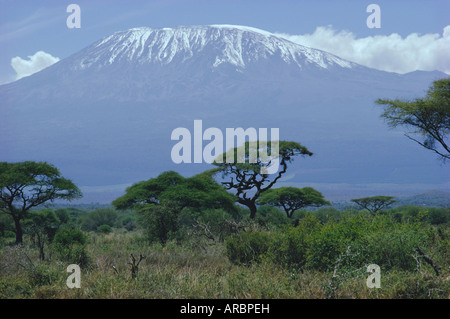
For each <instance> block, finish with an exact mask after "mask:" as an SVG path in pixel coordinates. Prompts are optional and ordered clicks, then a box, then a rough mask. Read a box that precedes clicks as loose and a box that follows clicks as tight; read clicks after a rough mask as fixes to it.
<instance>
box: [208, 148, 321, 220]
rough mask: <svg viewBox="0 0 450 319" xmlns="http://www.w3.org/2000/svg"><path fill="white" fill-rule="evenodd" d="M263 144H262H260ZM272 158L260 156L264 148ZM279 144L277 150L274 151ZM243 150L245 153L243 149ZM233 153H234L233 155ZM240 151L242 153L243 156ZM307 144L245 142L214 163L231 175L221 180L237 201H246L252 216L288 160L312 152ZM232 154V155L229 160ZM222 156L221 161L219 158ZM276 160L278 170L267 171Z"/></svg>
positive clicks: (222, 171) (308, 154) (285, 168)
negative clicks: (263, 195) (262, 195)
mask: <svg viewBox="0 0 450 319" xmlns="http://www.w3.org/2000/svg"><path fill="white" fill-rule="evenodd" d="M261 145H262V146H261ZM261 147H263V148H266V147H267V149H265V150H264V154H269V153H270V154H271V156H268V157H269V158H270V160H266V159H264V158H263V156H260V154H261V153H262V149H261ZM275 147H277V148H278V152H275V153H272V151H273V150H275ZM241 152H242V153H241ZM230 154H231V155H232V156H230ZM239 154H243V155H242V156H240V155H239ZM312 155H313V153H312V152H310V151H309V150H308V149H307V148H306V147H304V146H302V145H300V144H299V143H297V142H288V141H276V142H264V143H263V142H259V141H257V142H246V143H245V144H244V145H243V146H241V147H235V148H232V149H230V150H228V151H227V152H226V153H224V154H222V155H219V157H218V158H217V159H216V161H214V162H213V165H215V166H217V169H215V170H213V171H215V172H216V174H217V173H222V178H225V177H228V178H229V179H230V180H229V181H227V180H225V181H223V182H222V184H223V185H224V186H225V188H226V189H228V190H234V191H235V196H236V197H237V201H238V203H240V204H242V205H245V206H247V207H248V208H249V210H250V218H252V219H253V218H255V216H256V210H257V208H256V204H257V203H256V202H257V200H258V199H259V197H260V196H261V194H263V193H264V192H266V191H268V190H269V189H271V188H272V187H273V185H275V183H276V182H277V181H278V180H279V179H280V178H281V177H282V176H283V174H284V173H286V171H287V168H288V164H289V163H291V162H292V161H293V159H294V157H296V156H312ZM230 158H231V159H233V160H231V161H230ZM219 159H220V161H219ZM275 161H277V164H278V165H276V166H277V167H278V171H277V172H274V173H272V174H268V173H267V172H268V169H269V168H270V167H271V166H272V165H273V164H274V163H275Z"/></svg>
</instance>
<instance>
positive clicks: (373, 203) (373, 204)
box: [351, 196, 396, 214]
mask: <svg viewBox="0 0 450 319" xmlns="http://www.w3.org/2000/svg"><path fill="white" fill-rule="evenodd" d="M351 201H352V202H354V203H356V204H357V205H358V206H360V207H361V208H363V209H367V210H368V211H369V212H371V213H372V214H376V213H377V212H378V211H380V210H382V209H385V208H387V207H389V206H391V205H392V204H393V203H395V202H396V200H395V199H394V197H392V196H372V197H363V198H355V199H352V200H351Z"/></svg>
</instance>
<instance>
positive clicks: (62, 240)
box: [53, 228, 89, 267]
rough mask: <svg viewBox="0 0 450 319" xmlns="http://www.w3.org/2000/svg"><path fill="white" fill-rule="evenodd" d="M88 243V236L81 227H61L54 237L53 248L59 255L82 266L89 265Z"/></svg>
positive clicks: (66, 260)
mask: <svg viewBox="0 0 450 319" xmlns="http://www.w3.org/2000/svg"><path fill="white" fill-rule="evenodd" d="M86 245H87V236H86V235H85V234H84V233H83V232H82V231H81V230H79V229H71V228H63V229H60V230H58V232H57V233H56V235H55V238H54V239H53V248H54V251H55V252H56V255H57V257H58V258H59V259H60V260H62V261H65V262H68V263H71V264H77V265H78V266H80V267H86V266H88V265H89V257H88V254H87V251H86Z"/></svg>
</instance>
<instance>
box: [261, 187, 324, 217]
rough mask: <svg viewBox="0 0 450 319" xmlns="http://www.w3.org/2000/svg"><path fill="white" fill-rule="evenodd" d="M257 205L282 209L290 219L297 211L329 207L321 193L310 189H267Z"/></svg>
mask: <svg viewBox="0 0 450 319" xmlns="http://www.w3.org/2000/svg"><path fill="white" fill-rule="evenodd" d="M258 204H260V205H266V204H267V205H271V206H276V207H280V208H283V209H284V211H285V212H286V215H287V217H289V218H292V215H293V214H294V212H295V211H296V210H298V209H302V208H304V207H308V206H310V207H319V206H322V205H330V202H328V201H326V200H325V198H324V197H323V195H322V193H321V192H319V191H318V190H315V189H314V188H312V187H303V188H297V187H280V188H273V189H269V190H268V191H266V192H265V193H264V194H262V195H261V198H260V199H259V200H258Z"/></svg>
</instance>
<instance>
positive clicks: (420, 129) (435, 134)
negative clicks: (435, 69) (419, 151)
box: [376, 78, 450, 160]
mask: <svg viewBox="0 0 450 319" xmlns="http://www.w3.org/2000/svg"><path fill="white" fill-rule="evenodd" d="M376 103H378V104H381V105H386V107H385V109H384V113H383V114H382V117H383V118H384V119H385V120H386V121H387V123H388V125H389V126H391V127H397V126H403V127H405V128H407V129H410V130H411V131H409V132H407V133H405V135H406V136H407V137H408V138H409V139H411V140H413V141H415V142H417V143H418V144H419V145H421V146H423V147H424V148H426V149H429V150H431V151H433V152H435V153H436V154H438V156H439V158H441V159H443V160H447V159H450V144H449V141H448V137H449V133H450V78H447V79H441V80H437V81H434V82H433V84H432V85H431V87H430V88H429V90H428V92H427V95H426V97H425V98H418V99H415V100H413V101H411V102H410V101H401V100H398V99H396V100H383V99H378V100H377V101H376ZM414 135H416V136H417V137H413V136H414Z"/></svg>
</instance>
